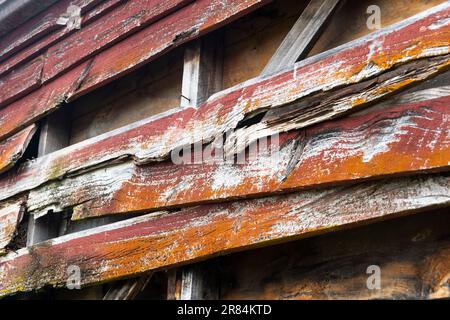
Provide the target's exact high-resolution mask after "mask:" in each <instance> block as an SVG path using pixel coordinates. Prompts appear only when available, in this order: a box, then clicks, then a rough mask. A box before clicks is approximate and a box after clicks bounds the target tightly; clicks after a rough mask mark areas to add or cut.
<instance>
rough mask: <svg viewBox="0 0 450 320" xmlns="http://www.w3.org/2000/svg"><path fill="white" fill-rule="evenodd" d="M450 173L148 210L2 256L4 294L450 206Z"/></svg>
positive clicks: (119, 275) (84, 282)
mask: <svg viewBox="0 0 450 320" xmlns="http://www.w3.org/2000/svg"><path fill="white" fill-rule="evenodd" d="M449 187H450V184H449V178H448V177H447V176H436V175H434V176H422V177H416V178H403V179H396V180H395V181H383V182H370V183H364V184H358V185H354V186H351V187H348V186H347V187H338V188H336V187H334V188H328V189H323V190H312V191H305V192H301V193H294V194H289V195H284V196H277V197H268V198H263V199H256V200H242V201H239V202H229V203H224V204H215V205H204V206H199V207H193V208H190V209H186V210H181V211H176V212H173V213H164V212H163V213H159V214H155V213H153V214H148V215H144V216H141V217H137V218H132V219H128V220H125V221H121V222H118V223H113V224H110V225H106V226H102V227H98V228H94V229H91V230H87V231H83V232H79V233H75V234H70V235H66V236H63V237H60V238H56V239H52V240H48V241H45V242H43V243H40V244H37V245H34V246H32V247H30V248H25V249H20V250H19V251H18V252H17V253H10V254H8V255H7V256H5V257H3V258H0V295H3V296H4V295H10V294H13V293H15V292H18V291H30V290H35V289H39V288H42V287H43V286H45V285H53V286H59V287H61V286H64V285H65V284H66V281H67V279H68V276H69V275H68V273H67V268H68V267H69V266H72V267H73V266H77V267H79V268H80V271H81V279H80V281H81V285H88V284H94V283H99V282H104V281H111V280H114V279H119V278H123V277H129V276H134V275H138V274H140V273H143V272H146V271H149V270H157V269H161V268H165V267H169V266H174V265H180V264H185V263H190V262H193V261H196V260H200V259H206V258H208V257H211V256H214V255H219V254H225V253H229V252H233V251H236V250H243V249H246V248H250V247H254V246H262V245H268V244H271V243H274V242H280V241H286V240H289V239H293V238H301V237H307V236H311V235H314V234H317V233H324V232H326V231H330V230H335V229H337V228H342V227H346V226H350V225H354V224H358V223H363V222H367V221H370V220H373V219H381V218H389V217H394V216H399V215H402V214H406V213H411V212H416V211H417V210H425V209H427V208H433V207H436V206H438V207H439V206H448V205H449V204H450V196H449V194H450V193H449V191H450V190H449Z"/></svg>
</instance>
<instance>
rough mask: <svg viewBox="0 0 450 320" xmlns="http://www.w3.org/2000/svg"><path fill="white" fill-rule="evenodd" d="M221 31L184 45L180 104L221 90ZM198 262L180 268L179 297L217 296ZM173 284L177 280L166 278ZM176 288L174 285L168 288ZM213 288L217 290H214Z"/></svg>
mask: <svg viewBox="0 0 450 320" xmlns="http://www.w3.org/2000/svg"><path fill="white" fill-rule="evenodd" d="M222 70H223V33H222V32H220V33H219V32H218V33H216V34H214V35H213V36H212V37H211V36H209V37H208V36H207V37H205V38H202V39H199V40H197V41H195V42H194V43H192V44H190V45H188V46H187V47H186V49H185V57H184V69H183V83H182V90H181V104H180V105H181V107H190V106H192V107H195V108H197V107H198V106H199V105H201V104H202V103H204V102H205V101H206V100H207V98H209V97H210V96H211V95H212V94H214V93H216V92H218V91H220V90H222V78H223V75H222ZM205 271H206V270H204V269H203V268H201V266H198V265H191V266H189V267H186V268H181V269H180V270H178V272H180V273H181V277H180V278H181V280H180V281H181V292H180V295H179V298H181V299H182V300H203V299H204V298H207V297H208V296H209V297H211V296H217V297H218V291H217V287H214V288H213V287H210V286H209V285H210V284H211V283H210V282H214V280H213V279H212V278H213V277H214V275H215V274H213V273H212V272H205ZM168 285H173V286H176V285H177V283H176V282H175V283H173V282H170V281H169V282H168ZM168 290H171V291H174V292H175V291H176V288H172V289H170V288H169V289H168ZM214 291H216V292H214Z"/></svg>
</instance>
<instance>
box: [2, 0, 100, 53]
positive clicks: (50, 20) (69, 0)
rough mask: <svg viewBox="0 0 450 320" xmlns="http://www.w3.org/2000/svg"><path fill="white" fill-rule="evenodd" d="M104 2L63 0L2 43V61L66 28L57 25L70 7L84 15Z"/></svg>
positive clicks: (13, 32) (4, 38)
mask: <svg viewBox="0 0 450 320" xmlns="http://www.w3.org/2000/svg"><path fill="white" fill-rule="evenodd" d="M101 1H102V0H62V1H59V2H57V3H55V4H54V5H52V6H50V7H49V8H48V9H47V10H45V11H43V12H42V13H40V14H38V15H37V16H36V17H34V18H32V19H30V20H28V21H27V22H25V23H24V24H23V25H21V26H20V27H18V28H16V29H15V30H13V31H12V32H10V33H9V34H8V35H6V36H4V37H3V38H2V39H1V41H0V61H2V60H4V59H5V58H7V57H9V56H11V55H12V54H14V53H15V52H17V51H18V50H20V49H22V48H24V47H26V46H28V45H30V44H31V43H32V42H35V41H37V40H38V39H39V38H41V37H42V36H44V35H46V34H48V33H49V32H52V31H54V30H57V29H63V28H64V26H61V25H58V24H56V21H57V20H58V18H59V17H60V16H61V15H62V14H63V13H65V12H66V10H67V8H68V6H69V5H71V4H72V5H76V6H78V7H80V8H81V12H82V14H83V13H84V12H85V11H87V10H89V9H90V8H92V7H93V6H95V5H96V4H98V3H99V2H101Z"/></svg>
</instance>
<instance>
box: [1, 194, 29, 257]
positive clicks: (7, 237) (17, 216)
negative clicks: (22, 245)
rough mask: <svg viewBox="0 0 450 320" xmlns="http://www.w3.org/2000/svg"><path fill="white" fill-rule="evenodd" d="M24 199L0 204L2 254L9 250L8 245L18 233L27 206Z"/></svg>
mask: <svg viewBox="0 0 450 320" xmlns="http://www.w3.org/2000/svg"><path fill="white" fill-rule="evenodd" d="M23 202H24V199H18V200H13V201H10V202H7V203H4V204H2V205H1V206H0V256H1V255H4V254H5V253H6V252H7V251H8V245H9V244H10V243H11V242H12V241H13V238H14V236H15V235H16V230H17V227H18V225H19V223H20V221H21V220H22V217H23V213H24V210H25V207H24V205H23Z"/></svg>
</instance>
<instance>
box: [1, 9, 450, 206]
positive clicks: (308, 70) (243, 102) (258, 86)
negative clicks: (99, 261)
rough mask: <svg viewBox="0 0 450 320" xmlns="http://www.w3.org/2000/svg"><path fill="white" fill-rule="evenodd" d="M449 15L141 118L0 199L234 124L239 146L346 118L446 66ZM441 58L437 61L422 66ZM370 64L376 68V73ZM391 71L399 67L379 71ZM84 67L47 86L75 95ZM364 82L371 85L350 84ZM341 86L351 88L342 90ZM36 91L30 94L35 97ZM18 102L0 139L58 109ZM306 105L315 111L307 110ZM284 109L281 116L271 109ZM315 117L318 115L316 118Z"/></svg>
mask: <svg viewBox="0 0 450 320" xmlns="http://www.w3.org/2000/svg"><path fill="white" fill-rule="evenodd" d="M449 8H450V3H446V4H444V5H441V6H438V7H436V8H434V9H433V10H430V11H427V13H424V14H421V15H419V16H416V17H415V18H412V19H409V20H407V21H404V22H402V24H400V25H397V26H394V27H392V28H391V29H387V30H384V31H381V32H379V33H375V34H372V35H370V36H369V37H367V38H365V40H358V41H356V42H354V43H351V44H348V45H346V46H344V47H341V48H338V49H335V50H332V51H331V52H328V53H325V54H322V55H318V56H317V57H314V58H311V59H308V60H304V61H302V62H300V63H297V64H296V65H295V66H294V67H293V68H291V69H290V70H288V71H286V72H283V73H280V74H278V75H275V76H273V77H270V78H263V79H256V80H254V81H251V82H248V83H245V84H243V85H241V86H238V87H236V88H233V89H230V90H226V91H223V92H221V93H220V94H216V95H214V96H213V97H211V98H210V99H209V100H208V101H207V102H206V103H205V104H203V105H202V106H200V108H199V109H198V110H193V109H192V108H188V109H184V110H182V111H179V112H177V113H173V114H171V115H169V116H164V115H161V116H159V117H156V118H149V119H146V120H143V121H141V122H138V123H135V124H133V125H130V126H128V127H125V128H122V129H118V130H115V131H112V132H110V133H107V134H104V135H101V136H98V137H96V138H93V139H90V140H86V141H84V142H82V143H80V144H77V145H73V146H71V147H69V148H66V149H64V150H61V151H60V152H55V153H54V154H53V155H51V156H47V157H43V158H42V159H38V160H37V161H35V162H30V163H28V164H27V165H26V166H24V167H22V168H21V169H20V170H19V173H17V174H13V175H9V176H8V177H4V178H3V179H2V180H0V199H6V198H7V197H10V196H12V195H14V194H16V193H18V192H23V191H25V190H29V189H32V188H35V187H37V186H39V185H41V184H43V183H45V182H47V181H49V180H52V179H57V178H59V177H62V176H64V175H67V174H68V173H71V174H74V173H76V172H77V171H81V170H86V169H88V168H91V167H93V166H99V165H105V164H106V163H107V162H108V161H112V160H118V159H124V158H128V159H130V158H132V159H134V160H135V161H137V162H138V163H146V162H151V161H155V160H156V161H158V160H161V159H167V158H168V157H169V155H170V153H171V152H172V151H173V150H176V149H177V148H180V147H183V146H186V145H190V144H192V143H194V142H203V143H208V142H210V141H211V140H213V139H214V138H215V137H218V136H221V135H222V134H223V133H225V132H227V131H229V130H234V129H236V128H237V127H239V126H241V127H242V124H244V125H243V127H242V128H240V129H238V130H236V131H235V132H234V137H236V135H239V136H241V137H244V138H246V139H242V141H244V142H249V141H251V140H252V139H255V138H257V137H258V136H264V135H271V134H274V133H277V132H282V131H286V130H292V129H297V128H302V127H304V126H307V125H311V124H314V123H317V122H321V121H323V120H326V119H328V118H332V117H335V116H338V115H340V114H343V113H346V112H348V111H349V110H359V109H361V107H362V106H365V105H366V104H367V103H368V102H370V101H373V100H376V99H379V98H381V97H383V96H385V95H387V94H390V93H392V92H395V91H397V90H400V89H401V88H404V87H405V86H407V85H411V83H413V82H415V81H419V80H423V79H424V78H427V77H430V76H432V75H433V74H435V73H436V72H439V71H440V70H441V69H443V68H444V67H445V66H446V65H448V63H449V61H448V55H447V54H446V52H447V51H448V50H449V43H448V39H449V38H448V36H449V33H450V30H449V28H447V27H446V25H445V23H446V22H445V21H446V20H445V19H446V18H445V17H446V15H447V13H448V12H449V11H450V9H449ZM420 30H422V31H421V32H419V31H420ZM375 48H377V49H375ZM443 53H445V54H444V55H442V56H440V57H437V58H436V57H435V58H424V57H426V56H429V55H435V54H443ZM419 58H420V60H419V61H413V62H411V63H407V61H408V60H409V59H419ZM96 59H97V58H96ZM96 59H95V60H96ZM377 59H379V60H377ZM389 59H392V60H389ZM429 59H431V60H429ZM373 61H378V62H377V63H379V64H378V66H377V67H375V65H374V62H373ZM382 61H385V62H384V63H381V62H382ZM395 61H396V62H395ZM396 63H397V64H401V66H400V67H398V68H396V69H394V70H390V71H387V70H389V69H392V68H391V67H392V66H393V65H395V64H396ZM89 66H90V65H89V64H86V66H85V68H83V67H79V68H78V69H77V70H74V71H71V72H69V73H67V74H66V75H65V77H66V79H67V80H71V81H68V82H67V84H63V83H62V82H61V81H56V82H52V83H54V84H55V86H56V85H57V86H58V87H57V89H58V90H59V91H63V92H64V90H68V89H65V88H66V87H70V86H72V87H78V85H75V86H74V84H73V82H74V81H75V79H78V77H75V78H70V76H68V75H71V77H73V76H74V74H75V75H78V76H79V78H81V79H86V77H84V76H85V75H86V73H88V72H89V71H88V70H89ZM355 68H356V70H354V69H355ZM385 68H386V69H385ZM375 76H378V77H375ZM364 79H372V80H367V81H365V82H363V84H358V82H361V81H362V80H364ZM374 79H376V80H374ZM78 83H80V81H78ZM82 83H85V81H82ZM345 84H347V85H352V86H350V87H348V88H346V89H345V90H344V89H343V88H342V86H343V85H345ZM47 87H48V86H44V87H43V88H41V89H42V90H43V92H47V91H45V90H48V88H47ZM45 88H47V89H45ZM41 89H40V90H38V91H37V92H42V91H41ZM68 91H70V90H68ZM51 92H52V91H51ZM65 96H66V97H67V96H70V95H65ZM44 98H45V96H44ZM25 99H30V101H32V102H33V104H32V105H30V102H29V103H23V104H19V105H16V103H13V104H12V105H10V106H9V107H12V106H14V107H15V108H13V110H14V112H12V109H10V108H9V107H7V108H5V109H3V110H0V137H2V134H3V138H4V137H5V136H6V133H7V132H14V130H17V129H16V126H17V124H18V123H20V124H21V125H25V124H27V123H28V122H27V121H31V120H32V119H36V118H39V117H40V116H41V113H42V109H43V110H46V112H49V111H51V110H52V109H53V108H55V107H56V106H57V105H58V104H59V103H56V102H52V103H48V102H47V99H42V98H41V97H39V96H34V95H33V94H31V95H29V96H27V97H26V98H25ZM22 100H23V101H25V100H24V99H22ZM22 100H21V101H22ZM58 101H59V100H58ZM19 102H20V101H19ZM314 102H316V103H317V104H318V105H319V107H320V108H319V109H318V107H317V106H315V107H313V106H314ZM17 103H18V102H17ZM301 103H303V104H304V105H303V107H302V105H301ZM36 104H37V105H36ZM293 104H294V106H292V105H293ZM286 105H287V107H285V108H284V109H283V108H281V109H280V108H277V107H281V106H286ZM30 109H31V110H30ZM267 109H270V110H276V112H274V113H272V114H271V113H269V112H268V113H267V114H266V116H270V115H271V117H267V118H268V120H267V121H264V122H258V123H256V124H254V125H250V126H247V127H246V126H245V120H246V119H249V118H251V116H252V115H254V114H255V113H257V112H261V111H266V110H267ZM18 110H22V111H23V112H17V111H18ZM318 110H319V111H321V113H320V114H316V112H317V111H318ZM289 113H291V114H290V115H289ZM302 114H303V115H302ZM278 117H279V118H281V119H282V120H283V121H282V122H281V123H277V122H276V121H274V120H276V119H277V118H278ZM24 118H25V119H27V120H26V121H24ZM5 132H6V133H5ZM249 135H250V137H249ZM233 141H234V139H233V136H231V137H230V139H228V140H227V149H230V150H231V151H234V149H235V148H236V147H238V148H241V147H242V145H235V144H233ZM228 146H229V147H228Z"/></svg>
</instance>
